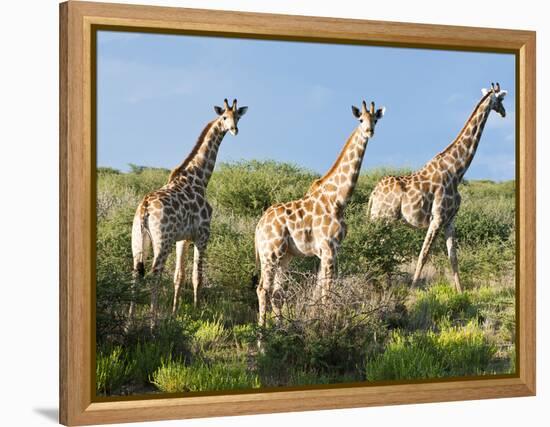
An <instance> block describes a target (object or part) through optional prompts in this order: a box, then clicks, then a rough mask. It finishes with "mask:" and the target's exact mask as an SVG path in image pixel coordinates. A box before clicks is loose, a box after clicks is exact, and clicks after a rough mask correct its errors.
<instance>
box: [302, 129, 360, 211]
mask: <svg viewBox="0 0 550 427" xmlns="http://www.w3.org/2000/svg"><path fill="white" fill-rule="evenodd" d="M367 142H368V137H367V136H366V135H364V134H363V133H362V132H361V130H360V128H357V129H355V131H354V132H353V133H352V134H351V135H350V137H349V138H348V140H347V142H346V144H345V145H344V148H343V149H342V151H341V152H340V155H339V156H338V158H337V159H336V161H335V162H334V164H333V165H332V167H331V168H330V169H329V171H328V172H327V173H326V174H325V175H324V176H323V177H322V178H321V179H319V180H317V181H315V182H314V183H313V185H312V186H311V188H310V190H309V191H308V194H321V193H322V194H325V195H326V196H328V199H329V200H330V201H331V202H333V203H335V204H337V205H338V206H341V207H345V206H346V204H347V202H348V201H349V199H350V198H351V195H352V193H353V189H354V188H355V184H356V183H357V178H358V177H359V171H360V170H361V164H362V162H363V156H364V154H365V150H366V148H367Z"/></svg>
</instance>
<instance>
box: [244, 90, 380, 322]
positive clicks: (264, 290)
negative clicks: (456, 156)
mask: <svg viewBox="0 0 550 427" xmlns="http://www.w3.org/2000/svg"><path fill="white" fill-rule="evenodd" d="M384 111H385V109H384V108H380V109H376V108H375V105H374V103H371V104H370V107H369V108H367V103H366V102H365V101H363V102H362V105H361V108H357V107H355V106H352V114H353V116H355V117H356V118H357V119H358V121H359V125H358V126H357V128H356V129H355V130H354V131H353V132H352V134H351V135H350V137H349V138H348V140H347V142H346V143H345V145H344V148H343V149H342V151H341V152H340V155H339V156H338V158H337V159H336V161H335V162H334V164H333V165H332V167H331V168H330V169H329V171H328V172H327V173H326V174H325V175H324V176H323V177H322V178H320V179H318V180H316V181H314V182H313V184H312V185H311V187H310V188H309V190H308V192H307V193H306V194H305V195H304V197H302V198H301V199H298V200H293V201H289V202H286V203H279V204H276V205H273V206H271V207H270V208H268V209H267V210H266V211H265V212H264V213H263V215H262V217H261V219H260V221H259V222H258V224H257V226H256V231H255V235H254V243H255V250H256V263H257V265H258V264H259V267H260V269H261V274H260V281H259V284H258V287H257V289H256V292H257V295H258V302H259V316H258V322H259V323H260V325H264V324H265V320H266V311H267V298H270V299H271V303H272V304H271V305H272V308H273V312H274V314H275V315H276V318H277V319H278V320H280V318H281V314H282V306H283V303H284V289H283V278H284V273H285V271H286V269H287V267H288V264H289V262H290V261H291V259H292V258H293V257H296V256H305V257H311V256H316V257H318V258H319V259H320V260H321V263H320V268H319V273H318V287H320V289H321V294H322V297H323V299H325V298H326V296H327V294H328V292H329V290H330V287H331V285H332V282H333V280H334V275H335V261H336V254H337V251H338V248H339V246H340V244H341V243H342V240H343V239H344V237H345V234H346V225H345V223H344V209H345V207H346V205H347V203H348V201H349V199H350V197H351V195H352V193H353V189H354V188H355V185H356V183H357V178H358V176H359V171H360V169H361V164H362V161H363V156H364V154H365V150H366V148H367V142H368V140H369V138H372V137H373V136H374V130H375V126H376V124H377V122H378V120H380V119H381V118H382V117H383V116H384Z"/></svg>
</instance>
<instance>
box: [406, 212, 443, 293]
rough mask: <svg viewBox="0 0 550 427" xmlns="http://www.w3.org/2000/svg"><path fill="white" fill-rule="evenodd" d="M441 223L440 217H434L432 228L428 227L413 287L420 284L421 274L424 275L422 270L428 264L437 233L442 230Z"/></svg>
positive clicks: (431, 223)
mask: <svg viewBox="0 0 550 427" xmlns="http://www.w3.org/2000/svg"><path fill="white" fill-rule="evenodd" d="M441 222H442V221H441V218H440V217H439V216H437V217H434V218H433V219H432V221H431V222H430V226H429V227H428V232H427V233H426V237H425V238H424V243H423V244H422V250H421V251H420V255H419V256H418V261H417V263H416V269H415V271H414V277H413V281H412V285H413V286H416V284H417V283H418V279H419V278H420V273H422V268H424V264H426V260H427V259H428V254H429V253H430V249H431V247H432V244H433V242H434V239H435V236H436V235H437V232H438V231H439V229H440V228H441Z"/></svg>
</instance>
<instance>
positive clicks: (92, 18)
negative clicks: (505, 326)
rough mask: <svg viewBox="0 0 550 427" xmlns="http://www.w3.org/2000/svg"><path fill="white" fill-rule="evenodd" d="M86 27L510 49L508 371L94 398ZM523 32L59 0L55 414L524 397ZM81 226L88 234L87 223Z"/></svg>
mask: <svg viewBox="0 0 550 427" xmlns="http://www.w3.org/2000/svg"><path fill="white" fill-rule="evenodd" d="M97 28H107V29H111V30H116V29H117V28H119V29H125V30H130V31H131V30H134V31H146V32H161V33H172V34H195V35H218V36H227V37H230V36H232V37H235V36H238V37H243V38H260V39H277V40H300V41H318V42H330V43H348V44H365V45H378V46H400V47H416V48H427V49H446V50H468V51H490V52H501V53H511V54H514V55H515V56H516V79H517V82H516V87H517V94H518V96H517V101H516V112H517V116H516V120H517V122H516V139H517V144H518V149H517V166H516V167H517V178H518V186H517V196H516V197H517V200H516V203H517V208H518V212H517V226H518V230H519V231H518V239H517V294H516V319H517V325H518V326H517V333H518V334H517V343H516V344H517V356H518V358H517V372H516V374H514V375H508V376H502V377H487V378H484V379H479V378H474V379H458V380H457V379H452V380H439V381H422V382H415V383H407V384H396V383H387V384H376V385H368V384H365V385H364V386H359V387H357V386H354V387H347V386H345V385H338V386H333V387H330V388H326V387H325V388H319V389H308V390H287V389H281V390H278V391H263V392H257V391H254V392H248V391H247V392H244V393H239V394H237V393H228V394H223V395H207V396H190V397H170V398H147V399H141V398H135V397H132V398H127V399H113V400H109V401H98V399H97V398H96V396H95V388H94V384H93V378H94V374H93V373H94V372H95V354H93V349H94V341H93V337H94V332H93V330H94V325H93V324H92V319H93V316H92V310H93V308H92V307H93V304H94V295H93V292H92V289H93V287H92V286H91V283H92V282H93V281H94V280H95V276H94V274H95V272H94V266H93V264H92V260H93V256H94V251H95V241H94V236H93V234H92V232H93V230H94V229H93V227H94V218H93V212H94V211H93V210H92V206H94V204H95V185H94V182H93V179H94V177H95V175H94V173H95V172H94V171H95V154H94V153H95V151H94V148H93V144H94V140H95V130H94V128H93V127H92V123H93V120H94V114H95V112H94V110H93V108H92V105H93V93H92V90H91V88H92V81H93V79H94V78H95V74H94V64H93V58H92V54H91V52H92V50H93V49H94V48H95V38H94V36H93V32H94V30H95V29H97ZM535 104H536V102H535V33H534V32H532V31H518V30H504V29H488V28H471V27H457V26H444V25H424V24H407V23H397V22H379V21H364V20H352V19H333V18H316V17H303V16H285V15H271V14H258V13H242V12H226V11H214V10H198V9H180V8H168V7H149V6H133V5H119V4H102V3H87V2H76V1H74V2H73V1H69V2H67V3H62V4H61V5H60V124H59V126H60V421H61V423H63V424H65V425H84V424H100V423H115V422H132V421H144V420H167V419H178V418H194V417H211V416H225V415H242V414H259V413H270V412H286V411H304V410H315V409H331V408H351V407H363V406H374V405H393V404H405V403H423V402H440V401H456V400H469V399H486V398H497V397H513V396H532V395H534V394H535V353H536V352H535V341H536V340H535ZM91 231H92V232H91Z"/></svg>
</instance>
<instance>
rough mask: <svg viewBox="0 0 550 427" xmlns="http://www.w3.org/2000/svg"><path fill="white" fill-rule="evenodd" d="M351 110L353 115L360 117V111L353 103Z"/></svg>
mask: <svg viewBox="0 0 550 427" xmlns="http://www.w3.org/2000/svg"><path fill="white" fill-rule="evenodd" d="M351 112H352V114H353V115H354V116H355V117H357V118H359V117H361V111H360V110H359V108H357V107H356V106H355V105H352V106H351Z"/></svg>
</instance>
